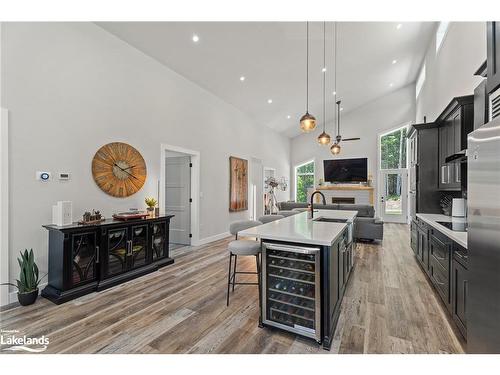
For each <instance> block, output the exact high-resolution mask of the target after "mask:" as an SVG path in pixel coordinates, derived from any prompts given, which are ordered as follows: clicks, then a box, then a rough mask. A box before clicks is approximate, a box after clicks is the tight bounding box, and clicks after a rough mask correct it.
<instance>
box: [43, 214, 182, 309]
mask: <svg viewBox="0 0 500 375" xmlns="http://www.w3.org/2000/svg"><path fill="white" fill-rule="evenodd" d="M172 217H173V215H166V216H162V217H159V218H154V219H140V220H130V221H126V222H123V221H116V220H106V221H104V222H101V223H99V224H93V225H78V224H76V223H75V224H71V225H66V226H55V225H45V226H44V227H45V228H46V229H48V231H49V273H48V285H47V286H46V287H45V288H44V289H43V291H42V296H44V297H46V298H47V299H49V300H51V301H52V302H55V303H57V304H60V303H63V302H66V301H69V300H71V299H74V298H77V297H80V296H82V295H84V294H87V293H91V292H94V291H99V290H103V289H106V288H109V287H111V286H114V285H117V284H119V283H121V282H124V281H126V280H130V279H132V278H134V277H138V276H141V275H144V274H146V273H149V272H152V271H155V270H157V269H158V267H160V266H163V265H166V264H171V263H173V259H171V258H170V257H169V253H168V242H169V235H168V233H169V225H170V219H171V218H172Z"/></svg>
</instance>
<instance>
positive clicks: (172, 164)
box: [165, 156, 191, 245]
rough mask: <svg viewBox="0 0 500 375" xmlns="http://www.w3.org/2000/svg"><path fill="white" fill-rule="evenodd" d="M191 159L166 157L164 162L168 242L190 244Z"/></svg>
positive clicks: (187, 157) (188, 157)
mask: <svg viewBox="0 0 500 375" xmlns="http://www.w3.org/2000/svg"><path fill="white" fill-rule="evenodd" d="M190 163H191V157H190V156H171V157H170V156H167V158H166V160H165V180H166V181H165V211H166V212H167V214H173V215H175V216H174V217H173V218H172V219H171V221H170V242H171V243H175V244H181V245H190V244H191V238H190V233H191V203H190V199H191V167H190Z"/></svg>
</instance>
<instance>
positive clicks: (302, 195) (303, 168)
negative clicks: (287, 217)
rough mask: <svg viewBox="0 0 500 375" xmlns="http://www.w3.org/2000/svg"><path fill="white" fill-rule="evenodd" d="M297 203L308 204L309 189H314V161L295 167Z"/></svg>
mask: <svg viewBox="0 0 500 375" xmlns="http://www.w3.org/2000/svg"><path fill="white" fill-rule="evenodd" d="M295 176H296V177H295V186H296V188H295V201H296V202H302V203H304V202H307V189H308V188H312V187H314V161H310V162H308V163H305V164H301V165H298V166H297V167H295Z"/></svg>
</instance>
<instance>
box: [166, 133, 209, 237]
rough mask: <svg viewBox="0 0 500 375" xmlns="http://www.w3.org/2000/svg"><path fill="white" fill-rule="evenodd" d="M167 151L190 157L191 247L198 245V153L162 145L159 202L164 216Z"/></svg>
mask: <svg viewBox="0 0 500 375" xmlns="http://www.w3.org/2000/svg"><path fill="white" fill-rule="evenodd" d="M167 151H174V152H179V153H181V154H185V155H186V156H190V157H191V164H192V167H191V199H192V200H193V201H192V202H191V234H192V237H191V246H198V245H200V152H199V151H195V150H190V149H187V148H183V147H179V146H174V145H169V144H165V143H162V144H161V152H160V157H161V160H160V181H159V190H160V191H159V194H158V196H159V202H158V206H159V207H160V214H162V215H163V214H165V205H164V204H163V202H164V201H165V178H166V174H165V167H166V157H167Z"/></svg>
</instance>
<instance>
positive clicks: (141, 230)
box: [129, 224, 148, 268]
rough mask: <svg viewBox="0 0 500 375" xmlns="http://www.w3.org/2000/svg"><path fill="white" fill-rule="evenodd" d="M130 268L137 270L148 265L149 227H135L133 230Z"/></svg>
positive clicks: (145, 225) (144, 225)
mask: <svg viewBox="0 0 500 375" xmlns="http://www.w3.org/2000/svg"><path fill="white" fill-rule="evenodd" d="M131 231H132V233H131V239H130V242H131V245H130V246H131V252H130V256H129V262H130V268H137V267H141V266H144V265H145V264H146V263H148V225H147V224H141V225H135V226H133V227H132V228H131Z"/></svg>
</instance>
